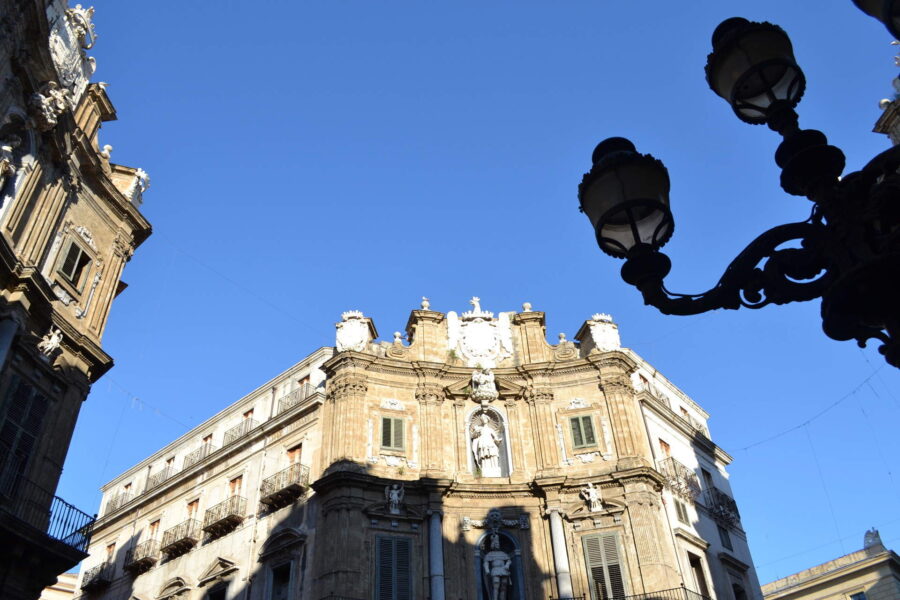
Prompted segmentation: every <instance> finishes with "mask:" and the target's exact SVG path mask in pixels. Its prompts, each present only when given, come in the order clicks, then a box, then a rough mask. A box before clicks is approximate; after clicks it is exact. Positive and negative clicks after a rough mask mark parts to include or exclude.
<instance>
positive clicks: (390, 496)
mask: <svg viewBox="0 0 900 600" xmlns="http://www.w3.org/2000/svg"><path fill="white" fill-rule="evenodd" d="M404 495H405V491H404V489H403V484H402V483H392V484H390V485H386V486H384V499H385V500H387V505H388V512H390V513H391V514H392V515H399V514H400V504H401V503H402V502H403V496H404Z"/></svg>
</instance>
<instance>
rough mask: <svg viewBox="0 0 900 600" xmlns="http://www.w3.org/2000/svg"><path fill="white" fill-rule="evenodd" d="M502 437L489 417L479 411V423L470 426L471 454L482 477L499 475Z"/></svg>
mask: <svg viewBox="0 0 900 600" xmlns="http://www.w3.org/2000/svg"><path fill="white" fill-rule="evenodd" d="M502 440H503V438H502V437H501V436H500V434H499V433H498V432H497V430H496V429H494V425H493V424H492V423H491V419H490V417H488V416H487V415H486V414H484V413H481V424H477V423H476V424H475V425H473V426H472V454H474V455H475V464H476V465H478V468H479V469H480V470H481V474H482V475H483V476H484V477H500V446H499V445H498V444H499V443H500V442H501V441H502Z"/></svg>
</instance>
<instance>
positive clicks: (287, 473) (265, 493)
mask: <svg viewBox="0 0 900 600" xmlns="http://www.w3.org/2000/svg"><path fill="white" fill-rule="evenodd" d="M308 487H309V467H307V466H306V465H301V464H300V463H297V464H294V465H291V466H289V467H288V468H287V469H283V470H281V471H279V472H278V473H275V474H274V475H272V476H271V477H266V478H265V479H263V482H262V485H261V486H259V492H260V497H259V501H260V502H262V503H263V504H265V505H266V506H268V507H269V508H271V509H276V508H281V507H283V506H287V505H288V504H290V503H291V502H293V501H294V500H295V499H297V498H299V497H300V495H302V494H303V492H304V490H306V488H308Z"/></svg>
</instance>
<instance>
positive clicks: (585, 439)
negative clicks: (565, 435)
mask: <svg viewBox="0 0 900 600" xmlns="http://www.w3.org/2000/svg"><path fill="white" fill-rule="evenodd" d="M569 423H570V425H571V426H572V447H573V448H584V447H586V446H596V445H597V437H596V436H595V435H594V421H593V419H592V418H591V416H590V415H585V416H583V417H571V418H569Z"/></svg>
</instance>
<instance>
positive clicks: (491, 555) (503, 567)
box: [484, 531, 512, 600]
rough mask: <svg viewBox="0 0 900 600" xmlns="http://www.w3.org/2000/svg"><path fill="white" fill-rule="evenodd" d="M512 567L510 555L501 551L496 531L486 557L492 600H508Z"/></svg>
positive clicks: (485, 566)
mask: <svg viewBox="0 0 900 600" xmlns="http://www.w3.org/2000/svg"><path fill="white" fill-rule="evenodd" d="M511 565H512V559H511V558H510V556H509V554H507V553H506V552H504V551H503V550H501V549H500V534H499V533H497V532H496V531H494V532H493V533H491V535H490V551H489V552H488V553H487V554H485V555H484V574H485V583H486V584H487V587H488V593H489V594H490V600H506V592H507V590H508V589H509V581H510V578H509V576H510V566H511Z"/></svg>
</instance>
